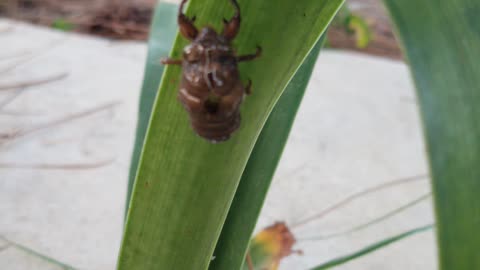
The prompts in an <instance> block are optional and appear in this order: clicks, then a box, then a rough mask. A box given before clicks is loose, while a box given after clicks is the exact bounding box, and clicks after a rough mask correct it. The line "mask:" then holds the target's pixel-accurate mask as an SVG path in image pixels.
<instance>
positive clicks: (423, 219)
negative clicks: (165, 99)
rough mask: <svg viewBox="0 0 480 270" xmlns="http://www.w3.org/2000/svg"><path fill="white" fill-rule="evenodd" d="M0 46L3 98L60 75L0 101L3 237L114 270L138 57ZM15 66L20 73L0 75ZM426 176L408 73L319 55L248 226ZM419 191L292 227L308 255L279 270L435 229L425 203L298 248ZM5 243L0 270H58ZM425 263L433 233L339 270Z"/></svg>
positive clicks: (20, 43)
mask: <svg viewBox="0 0 480 270" xmlns="http://www.w3.org/2000/svg"><path fill="white" fill-rule="evenodd" d="M0 44H1V47H2V51H1V52H0V87H1V86H2V85H7V84H14V83H17V82H21V81H27V80H35V79H41V78H46V77H49V76H52V75H59V74H60V75H61V74H63V73H65V72H66V73H68V76H67V77H66V78H64V79H61V80H58V81H55V82H51V83H49V84H44V85H38V86H35V87H26V88H24V90H22V92H20V94H19V95H18V96H16V95H17V93H18V92H15V91H11V90H10V91H0V107H3V108H2V110H0V133H1V134H10V135H11V137H3V140H2V141H0V163H1V164H3V167H0V216H1V218H0V235H1V236H3V237H6V238H8V239H10V240H12V241H15V242H17V243H20V244H22V245H25V246H28V247H29V248H31V249H33V250H35V251H38V252H41V253H43V254H46V255H48V256H51V257H53V258H55V259H57V260H59V261H62V262H64V263H67V264H69V265H72V266H74V267H76V268H79V269H92V270H105V269H107V270H108V269H114V268H115V262H116V256H117V252H118V247H119V244H120V239H121V232H122V218H123V210H124V198H125V192H126V181H127V172H128V167H129V162H130V153H131V150H132V143H133V138H134V129H135V120H136V111H137V101H138V94H139V90H140V85H141V80H142V75H143V66H144V61H145V56H146V45H145V44H144V43H132V42H112V41H108V40H104V39H98V38H92V37H87V36H83V35H77V34H65V33H60V32H55V31H51V30H48V29H44V28H39V27H33V26H28V25H24V24H21V23H13V22H11V21H6V20H0ZM54 44H55V45H54ZM32 52H33V55H34V57H33V58H32V57H31V56H32V54H29V53H32ZM39 52H40V53H39ZM13 56H15V57H13ZM12 57H13V58H12ZM7 58H8V59H7ZM21 59H29V61H24V62H22V61H23V60H21ZM19 60H20V62H22V63H23V64H21V65H19V66H18V67H17V68H16V69H14V70H10V71H7V72H6V71H5V69H6V68H7V67H9V66H11V65H12V64H13V63H16V62H17V61H19ZM13 97H16V98H15V99H14V100H12V101H11V103H9V104H8V105H5V106H2V105H1V104H2V103H3V102H4V101H6V100H8V99H11V98H13ZM112 102H115V104H116V105H112V106H111V107H108V108H107V109H104V110H101V111H99V112H97V113H94V114H90V115H88V116H84V117H78V118H77V119H76V120H74V121H73V120H72V121H69V122H67V123H64V124H62V125H57V126H54V127H48V128H44V129H39V130H37V131H36V132H31V133H28V132H27V133H22V132H23V131H26V130H27V131H28V130H30V129H31V128H34V127H42V126H43V125H45V124H46V123H50V122H51V121H55V120H58V119H63V118H64V117H69V116H72V115H74V116H75V115H76V114H77V113H78V112H82V111H85V110H89V109H91V108H97V107H98V106H102V105H104V104H111V103H112ZM117 102H118V104H117ZM77 116H78V115H77ZM16 132H17V133H16ZM18 132H20V133H18ZM12 134H13V135H12ZM15 134H16V135H15ZM19 134H20V136H18V135H19ZM112 160H113V161H112ZM102 162H107V163H108V164H107V165H105V166H102V167H100V168H96V169H78V168H77V169H75V168H70V170H46V169H42V170H36V169H25V168H5V165H10V166H14V165H15V166H19V165H29V164H30V165H31V164H33V163H36V164H38V163H41V164H43V165H52V164H64V165H65V164H66V165H68V164H70V165H72V164H74V165H75V164H76V165H79V164H84V165H85V164H87V165H88V164H90V165H95V164H97V163H102ZM5 163H8V164H5ZM424 173H426V162H425V156H424V145H423V143H422V136H421V129H420V125H419V121H418V113H417V107H416V102H415V96H414V92H413V87H412V83H411V81H410V77H409V74H408V70H407V67H406V66H405V65H404V64H403V63H402V62H396V61H391V60H384V59H381V58H374V57H369V56H365V55H359V54H354V53H345V52H341V51H330V50H325V51H324V52H322V55H321V56H320V59H319V62H318V64H317V66H316V68H315V71H314V75H313V78H312V81H311V83H310V86H309V89H308V91H307V94H306V97H305V100H304V102H303V104H302V107H301V109H300V112H299V114H298V117H297V121H296V123H295V126H294V129H293V131H292V134H291V138H290V140H289V143H288V145H287V148H286V150H285V153H284V156H283V159H282V161H281V164H280V166H279V168H278V171H277V174H276V176H275V180H274V184H273V186H272V188H271V190H270V192H269V195H268V198H267V201H266V204H265V207H264V209H263V212H262V216H261V218H260V221H259V224H258V228H261V227H264V226H267V225H269V224H271V223H272V222H274V221H277V220H284V221H286V222H287V223H288V224H290V225H293V224H296V223H298V222H300V221H302V220H303V219H304V218H306V217H308V216H310V215H312V214H315V213H318V212H320V211H321V210H322V209H324V208H326V207H327V206H329V205H331V204H332V203H335V202H337V201H338V200H340V199H342V198H344V197H346V196H348V195H350V194H353V193H355V192H358V191H360V190H363V189H365V188H368V187H371V186H374V185H376V184H380V183H384V182H386V181H389V180H393V179H398V178H403V177H409V176H414V175H419V174H424ZM428 190H429V185H428V182H427V181H419V182H415V183H410V184H405V185H402V186H397V187H394V188H391V189H388V190H385V191H382V192H379V193H375V194H373V195H371V196H369V197H365V198H363V199H360V200H357V201H355V202H354V203H352V204H351V205H349V206H347V207H345V208H342V209H340V210H338V211H335V212H334V213H332V214H331V215H329V216H327V217H325V218H323V219H322V220H317V221H315V222H311V223H309V224H308V225H305V226H302V227H296V228H294V233H295V235H296V237H297V238H298V239H299V240H301V241H299V242H298V244H297V245H296V248H297V249H302V250H303V251H304V253H305V254H304V255H303V256H296V255H295V256H291V257H289V258H287V259H286V260H285V261H284V262H283V264H282V266H281V269H283V270H286V269H289V270H292V269H293V270H296V269H298V270H304V269H307V268H308V267H311V266H315V265H316V264H319V263H321V262H323V261H326V260H328V259H331V258H333V257H335V256H339V255H344V254H346V253H350V252H352V251H354V250H357V249H358V248H361V247H363V246H366V245H368V244H370V243H373V242H374V241H376V240H379V239H382V238H384V237H386V236H390V235H393V234H397V233H400V232H403V231H405V230H407V229H410V228H413V227H416V226H420V225H424V224H427V223H431V222H432V213H431V212H432V211H431V202H430V201H429V200H427V201H425V202H423V203H421V204H419V205H418V206H416V207H414V208H412V209H409V210H408V211H405V212H403V213H401V214H399V215H397V216H395V217H393V218H391V219H389V220H388V221H386V222H383V223H381V224H378V225H375V226H373V227H370V228H368V229H366V230H362V231H360V232H356V233H353V234H350V235H346V236H343V237H339V238H335V239H330V240H316V241H309V240H307V239H309V238H311V237H313V236H319V235H325V234H329V233H334V232H338V231H342V230H344V229H348V228H350V227H352V226H355V225H358V224H361V223H363V222H366V221H368V220H371V219H373V218H375V217H377V216H379V215H382V214H384V213H387V212H388V211H390V210H392V209H394V208H397V207H399V206H401V205H403V204H405V203H407V202H409V201H411V200H413V199H415V198H417V197H419V196H420V195H422V194H425V193H426V192H428ZM5 244H6V243H5V241H2V240H0V269H9V270H28V269H38V270H44V269H59V268H58V267H57V268H56V267H55V266H53V265H52V264H50V263H48V262H45V261H44V260H41V259H39V258H37V257H34V256H31V255H28V254H27V253H25V252H23V251H21V250H18V249H16V248H14V247H11V246H10V247H7V246H6V245H5ZM435 256H436V251H435V240H434V237H433V233H431V232H428V233H424V234H421V235H417V236H414V237H412V238H409V239H407V240H404V241H402V242H399V243H396V244H394V245H392V246H390V247H388V248H385V249H383V250H381V251H379V252H376V253H374V254H372V255H370V256H367V257H364V258H362V259H360V260H356V261H354V262H352V263H349V264H346V265H345V266H342V267H338V268H337V269H351V270H358V269H386V270H394V269H395V270H396V269H398V270H405V269H428V270H430V269H436V268H437V267H436V259H435Z"/></svg>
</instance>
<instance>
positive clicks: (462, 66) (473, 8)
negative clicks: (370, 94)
mask: <svg viewBox="0 0 480 270" xmlns="http://www.w3.org/2000/svg"><path fill="white" fill-rule="evenodd" d="M385 3H386V5H387V7H388V9H389V11H390V13H391V16H392V19H393V21H394V23H395V25H396V27H397V29H398V34H399V37H400V39H401V40H402V44H403V47H404V51H405V54H406V56H407V58H408V60H409V62H410V66H411V70H412V73H413V77H414V80H415V84H416V86H417V93H418V97H419V104H420V109H421V113H422V118H423V123H424V129H425V136H426V139H427V148H428V156H429V159H430V168H431V174H432V180H433V183H432V184H433V192H434V202H435V208H436V216H437V224H438V225H437V227H438V230H437V236H438V243H439V255H440V263H439V264H440V268H441V269H455V270H471V269H480V256H478V250H480V234H479V233H478V229H479V228H480V200H479V199H478V194H479V193H480V166H479V164H480V106H479V104H480V16H478V14H479V12H480V1H477V0H448V1H446V0H403V1H396V0H385Z"/></svg>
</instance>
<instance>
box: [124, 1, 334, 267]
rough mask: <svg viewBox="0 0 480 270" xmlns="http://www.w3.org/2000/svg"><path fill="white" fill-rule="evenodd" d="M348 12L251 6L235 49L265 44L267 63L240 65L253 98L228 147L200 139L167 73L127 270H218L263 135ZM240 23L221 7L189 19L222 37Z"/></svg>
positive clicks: (323, 6)
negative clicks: (317, 48)
mask: <svg viewBox="0 0 480 270" xmlns="http://www.w3.org/2000/svg"><path fill="white" fill-rule="evenodd" d="M342 3H343V1H342V0H304V1H296V2H294V1H290V0H277V1H256V0H243V1H241V3H240V5H241V8H242V20H243V21H242V28H241V31H240V34H239V36H238V38H237V39H236V41H235V44H234V46H235V48H236V49H237V52H238V53H239V54H247V53H253V52H254V51H255V47H256V46H257V45H260V46H262V48H263V55H262V57H261V58H260V59H259V60H256V61H252V62H250V63H245V64H241V66H240V71H241V74H242V78H243V79H244V80H245V81H246V80H247V79H248V78H250V79H251V80H252V81H253V94H252V95H251V96H249V97H247V98H246V101H245V102H244V104H243V106H242V126H241V128H240V130H239V131H238V132H236V134H235V135H234V136H233V137H232V138H231V139H230V140H229V141H227V142H225V143H221V144H211V143H209V142H207V141H205V140H203V139H201V138H200V137H198V136H197V135H195V134H194V132H193V131H192V130H191V128H190V126H189V122H188V117H187V114H186V112H185V110H184V109H183V108H182V106H181V105H180V104H179V103H178V102H177V98H176V95H177V91H178V83H179V79H180V72H181V69H180V68H178V67H168V68H166V69H165V72H164V74H163V79H162V82H161V84H160V89H159V92H158V94H157V97H156V101H155V104H154V107H153V110H152V117H151V119H150V125H149V127H148V130H147V133H146V139H145V144H144V147H143V151H142V154H141V159H140V163H139V166H138V173H137V177H136V180H135V185H134V189H133V193H132V198H131V201H130V205H129V210H128V215H127V222H126V227H125V232H124V237H123V242H122V248H121V251H120V257H119V260H118V269H138V270H144V269H188V270H191V269H206V268H207V267H208V265H209V263H210V260H211V258H212V255H213V251H214V248H215V245H216V242H217V239H218V237H219V235H220V231H221V229H222V225H223V223H224V221H225V218H226V215H227V213H228V209H229V207H230V204H231V202H232V199H233V196H234V193H235V191H236V188H237V186H238V183H239V181H240V177H241V175H242V172H243V170H244V168H245V165H246V163H247V160H248V157H249V155H250V152H251V150H252V148H253V146H254V144H255V141H256V139H257V137H258V135H259V133H260V131H261V128H262V127H263V125H264V123H265V121H266V119H267V117H268V115H269V113H270V112H271V110H272V108H273V106H274V104H275V102H276V101H277V100H278V98H279V97H280V95H281V94H282V92H283V90H284V89H285V87H286V85H287V84H288V82H289V81H290V79H291V78H292V77H293V75H294V73H295V72H296V70H297V69H298V68H299V66H300V64H301V63H302V62H303V60H304V59H305V57H306V56H307V54H308V53H309V52H310V50H311V49H312V47H313V46H314V44H315V43H316V42H317V40H318V39H319V37H320V35H321V34H322V33H323V32H324V31H325V29H326V27H327V26H328V24H329V23H330V21H331V19H332V17H333V16H334V15H335V13H336V11H337V10H338V8H339V7H340V5H341V4H342ZM232 14H233V9H232V6H231V4H230V2H229V1H216V0H205V1H192V2H191V5H189V7H188V11H187V15H188V16H192V15H196V17H197V21H196V25H206V24H210V25H213V26H214V27H215V28H216V29H220V25H221V24H222V18H223V17H229V16H231V15H232ZM287 18H288V19H287ZM156 27H158V25H157V24H155V25H154V26H153V30H152V31H153V33H155V32H156V31H155V28H156ZM186 44H187V42H186V40H185V39H183V38H181V37H177V39H176V41H175V43H174V46H173V49H172V52H171V56H172V57H174V58H178V57H180V56H181V52H182V49H183V47H184V46H185V45H186ZM272 158H273V157H272ZM239 267H240V266H239ZM239 267H238V268H239ZM235 268H236V267H232V268H230V269H235Z"/></svg>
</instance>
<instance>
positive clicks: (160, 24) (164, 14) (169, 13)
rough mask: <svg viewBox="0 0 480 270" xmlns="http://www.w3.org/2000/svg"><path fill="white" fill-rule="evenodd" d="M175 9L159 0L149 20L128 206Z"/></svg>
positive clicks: (173, 28)
mask: <svg viewBox="0 0 480 270" xmlns="http://www.w3.org/2000/svg"><path fill="white" fill-rule="evenodd" d="M177 10H178V6H177V5H173V4H166V3H161V4H159V5H158V7H157V8H156V9H155V14H154V16H153V20H152V27H151V32H150V38H149V40H148V55H147V62H146V64H145V74H144V78H143V85H142V91H141V93H140V104H139V110H138V120H137V133H136V137H135V145H134V148H133V153H132V164H131V166H130V174H129V177H128V189H127V200H126V201H127V210H128V204H129V202H130V196H131V193H132V189H133V183H134V181H135V176H136V175H137V168H138V162H139V160H140V154H141V152H142V147H143V143H144V140H145V135H146V133H147V127H148V122H149V120H150V114H151V113H152V108H153V102H154V100H155V96H156V94H157V90H158V87H159V84H160V79H161V78H162V77H161V76H162V74H163V70H164V69H165V66H164V65H161V64H160V59H161V58H162V57H165V56H166V55H168V52H169V51H170V47H171V45H172V43H173V41H174V40H175V37H176V34H177Z"/></svg>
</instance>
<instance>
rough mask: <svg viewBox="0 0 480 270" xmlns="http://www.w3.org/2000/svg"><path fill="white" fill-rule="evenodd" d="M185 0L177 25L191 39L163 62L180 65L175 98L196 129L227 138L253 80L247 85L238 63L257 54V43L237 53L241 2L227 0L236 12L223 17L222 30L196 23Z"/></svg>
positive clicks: (236, 125)
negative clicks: (186, 11) (234, 43)
mask: <svg viewBox="0 0 480 270" xmlns="http://www.w3.org/2000/svg"><path fill="white" fill-rule="evenodd" d="M186 2H187V0H182V2H181V4H180V8H179V12H178V25H179V28H180V33H181V34H182V36H184V37H185V38H187V39H188V40H190V41H191V44H189V45H187V46H186V47H185V48H184V50H183V58H182V59H170V58H167V59H163V60H162V63H163V64H165V65H181V66H182V79H181V83H180V90H179V93H178V99H179V101H180V102H181V103H182V104H183V107H184V108H185V109H186V111H187V112H188V114H189V116H190V121H191V125H192V127H193V129H194V130H195V132H196V133H197V134H198V135H200V136H201V137H203V138H205V139H206V140H208V141H210V142H212V143H217V142H222V141H226V140H228V139H229V138H230V136H231V134H232V133H233V132H235V131H236V130H237V129H238V128H239V126H240V105H241V104H242V102H243V99H244V97H245V95H249V94H250V93H251V87H252V82H251V81H249V82H248V83H247V84H246V86H245V85H244V84H243V83H242V81H241V80H240V74H239V70H238V63H240V62H244V61H250V60H253V59H255V58H257V57H259V56H260V54H261V51H262V50H261V48H260V47H258V46H257V51H256V53H254V54H249V55H241V56H237V55H236V54H235V51H234V49H233V48H232V40H233V39H235V37H236V36H237V34H238V32H239V30H240V23H241V19H240V6H239V4H238V2H237V1H236V0H230V2H231V3H232V4H233V6H234V8H235V14H234V15H233V17H232V18H231V19H230V20H224V28H223V32H222V33H217V32H216V31H215V30H214V29H213V28H211V27H209V26H206V27H204V28H202V29H201V30H200V31H199V30H198V29H197V28H196V27H195V25H194V22H195V17H193V18H188V17H187V16H186V15H185V14H184V13H183V7H184V5H185V3H186Z"/></svg>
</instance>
